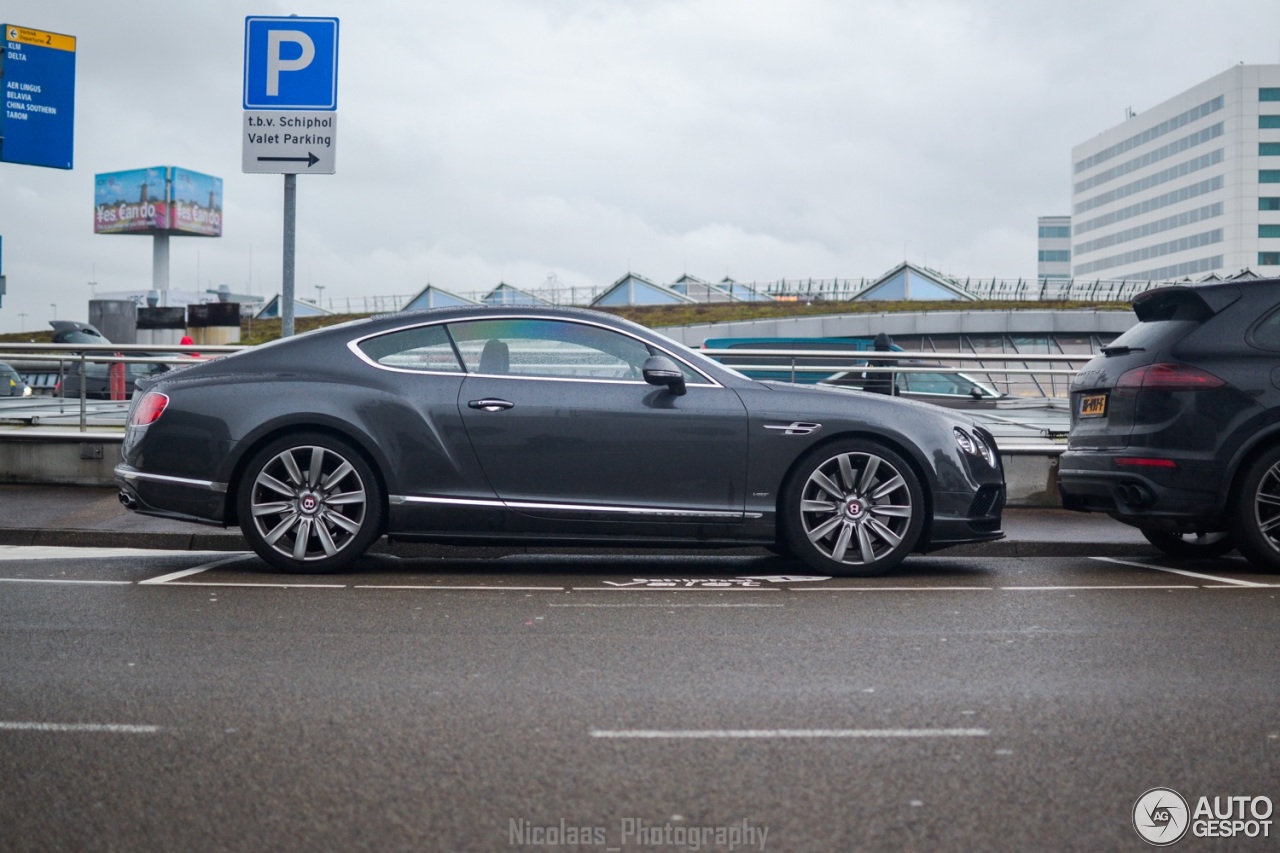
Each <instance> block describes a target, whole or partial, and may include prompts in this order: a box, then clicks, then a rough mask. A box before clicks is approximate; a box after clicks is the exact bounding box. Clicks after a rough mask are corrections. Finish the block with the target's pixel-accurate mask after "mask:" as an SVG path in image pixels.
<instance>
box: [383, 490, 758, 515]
mask: <svg viewBox="0 0 1280 853" xmlns="http://www.w3.org/2000/svg"><path fill="white" fill-rule="evenodd" d="M387 502H388V503H390V504H391V505H392V506H404V505H406V504H433V505H443V506H477V507H487V508H489V509H544V510H553V511H556V512H612V513H618V514H620V515H647V516H659V517H662V518H761V517H762V515H763V514H762V513H758V512H733V511H731V510H687V509H658V508H655V507H635V506H607V505H600V504H557V503H542V502H539V501H502V500H485V499H482V498H435V497H426V496H422V495H391V496H390V497H389V498H387Z"/></svg>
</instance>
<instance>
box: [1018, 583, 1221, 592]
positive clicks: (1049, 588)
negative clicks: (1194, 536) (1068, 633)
mask: <svg viewBox="0 0 1280 853" xmlns="http://www.w3.org/2000/svg"><path fill="white" fill-rule="evenodd" d="M1000 588H1001V589H1016V590H1035V591H1052V590H1060V589H1066V590H1076V589H1199V588H1200V587H1198V586H1196V585H1195V584H1190V583H1189V584H1151V585H1142V584H1117V585H1115V586H1002V587H1000Z"/></svg>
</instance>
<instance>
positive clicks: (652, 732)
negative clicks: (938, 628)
mask: <svg viewBox="0 0 1280 853" xmlns="http://www.w3.org/2000/svg"><path fill="white" fill-rule="evenodd" d="M990 734H991V731H990V730H989V729H707V730H688V729H622V730H607V729H592V730H591V736H592V737H595V738H613V739H636V740H714V739H751V738H759V739H765V738H866V739H876V738H939V737H987V736H988V735H990Z"/></svg>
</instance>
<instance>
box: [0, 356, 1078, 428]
mask: <svg viewBox="0 0 1280 853" xmlns="http://www.w3.org/2000/svg"><path fill="white" fill-rule="evenodd" d="M2 346H3V347H4V349H3V350H2V351H0V362H8V363H10V364H12V365H14V366H15V368H16V367H17V365H18V364H28V365H30V364H33V363H36V364H44V365H51V364H52V365H56V369H57V370H58V371H59V374H60V375H61V376H65V375H66V374H67V373H68V369H67V368H68V366H72V367H73V369H75V370H78V371H79V372H80V374H81V375H82V376H83V375H84V368H85V365H86V364H89V363H93V364H113V363H126V364H132V363H138V364H190V363H191V362H192V357H193V356H194V355H196V354H198V355H199V358H200V360H207V359H208V358H210V357H218V356H221V355H226V354H230V353H235V352H239V351H241V350H243V349H246V348H247V347H245V346H243V345H227V344H219V345H206V344H195V345H189V346H181V345H172V344H14V343H6V344H3V345H2ZM698 352H699V353H700V354H702V355H705V356H709V357H711V358H714V359H716V360H720V359H721V358H723V357H725V356H731V357H733V362H732V363H729V364H726V366H728V367H731V368H734V369H736V370H754V371H774V372H777V371H785V372H786V373H788V374H789V376H790V377H791V380H792V381H795V380H796V379H797V378H799V377H800V375H801V374H821V375H824V376H829V375H831V374H835V373H840V372H843V371H850V370H854V369H856V370H858V371H859V372H867V373H873V372H880V373H937V372H939V369H940V366H941V367H942V369H944V370H949V371H954V372H962V371H963V372H966V373H968V374H973V375H978V376H987V377H992V376H999V377H1009V376H1016V375H1028V376H1031V377H1033V378H1034V377H1035V376H1042V377H1055V378H1056V377H1062V378H1064V379H1067V378H1069V377H1071V376H1074V375H1075V373H1076V369H1075V368H1074V367H1072V366H1068V367H1052V366H1049V365H1057V364H1061V365H1080V364H1083V363H1084V362H1086V361H1088V360H1089V359H1091V358H1093V356H1094V353H1078V354H1067V353H1061V354H1055V353H956V352H936V351H930V352H904V351H892V352H883V351H877V350H847V349H845V350H790V349H763V348H741V349H737V348H735V349H703V350H698ZM143 353H145V355H140V354H143ZM156 353H163V354H164V355H156ZM741 358H747V359H761V360H762V361H759V362H752V363H738V361H737V360H738V359H741ZM815 359H817V360H820V361H819V363H817V364H814V363H813V362H814V360H815ZM868 359H871V360H874V361H876V362H895V364H893V365H885V366H881V365H872V364H868V363H867V362H868ZM900 361H927V362H930V364H929V365H921V366H916V365H902V364H897V363H896V362H900ZM991 362H995V363H1003V364H1005V365H1008V364H1013V363H1021V366H1014V367H1009V366H1006V367H990V366H988V364H989V363H991ZM967 365H973V367H972V368H967ZM18 370H19V373H21V372H22V370H21V369H20V368H18ZM988 382H989V384H992V385H996V384H997V383H996V382H994V381H991V380H990V379H989V380H988ZM87 384H88V383H87V382H84V381H81V383H80V394H79V407H78V424H79V428H80V431H81V432H84V431H86V430H87V429H88V428H89V426H90V422H89V420H90V418H89V416H90V413H91V412H92V413H94V414H105V415H106V417H105V418H103V419H102V420H100V421H99V425H101V424H102V423H103V422H104V421H105V422H111V421H114V420H115V419H116V417H119V416H122V413H123V412H124V411H125V410H126V409H127V402H128V401H127V400H126V401H116V402H115V405H114V406H108V405H105V404H103V405H98V404H91V403H90V401H89V400H88V398H87ZM1001 384H1003V385H1004V386H1005V389H1004V390H1005V391H1006V392H1008V389H1009V387H1010V386H1011V383H1009V382H1008V381H1005V382H1003V383H1001ZM1024 385H1025V387H1027V388H1036V389H1037V390H1038V391H1040V392H1041V393H1039V394H1030V395H1016V396H1015V398H1014V399H1026V400H1028V401H1040V400H1043V401H1044V402H1045V404H1046V405H1052V404H1053V403H1054V402H1055V401H1056V402H1057V403H1058V404H1061V403H1062V402H1063V401H1064V400H1065V395H1056V394H1044V393H1043V391H1044V388H1043V387H1042V386H1040V385H1039V384H1037V383H1035V382H1031V383H1024ZM1065 387H1066V383H1065V382H1064V383H1063V390H1064V391H1065ZM25 399H27V400H29V401H31V402H30V403H29V406H30V407H31V409H32V414H31V415H29V416H28V418H27V419H28V420H31V421H32V422H35V420H36V419H40V418H46V420H47V418H48V416H49V415H51V414H52V413H51V412H50V410H49V409H50V407H49V406H47V405H45V404H44V402H43V401H45V400H49V401H51V400H52V399H57V400H58V401H59V406H62V405H63V404H64V403H65V400H66V398H61V397H56V398H54V397H52V395H43V394H40V395H38V398H37V397H33V398H25ZM37 401H39V403H40V404H39V405H37ZM121 402H123V403H125V405H123V406H122V405H120V403H121ZM6 410H8V411H12V410H11V409H10V407H9V406H6V407H5V409H4V410H0V421H3V420H6V419H8V420H14V419H15V418H14V417H8V418H6ZM37 410H42V411H37ZM64 413H65V412H64V410H61V409H60V411H59V415H62V414H64ZM113 416H116V417H113Z"/></svg>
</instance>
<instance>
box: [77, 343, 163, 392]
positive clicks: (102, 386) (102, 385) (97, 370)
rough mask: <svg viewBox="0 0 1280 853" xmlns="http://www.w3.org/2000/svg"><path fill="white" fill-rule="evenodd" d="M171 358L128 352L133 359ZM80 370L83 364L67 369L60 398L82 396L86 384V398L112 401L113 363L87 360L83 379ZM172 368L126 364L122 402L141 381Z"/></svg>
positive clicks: (155, 354) (158, 365)
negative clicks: (81, 387)
mask: <svg viewBox="0 0 1280 853" xmlns="http://www.w3.org/2000/svg"><path fill="white" fill-rule="evenodd" d="M169 355H171V354H163V353H146V352H131V353H129V356H130V357H131V358H147V357H157V358H165V357H168V356H169ZM80 367H81V366H80V364H79V363H78V362H76V363H73V364H70V365H68V366H67V367H66V368H65V373H64V374H63V377H62V381H61V383H60V384H59V385H58V386H57V387H56V388H55V389H54V394H55V395H57V396H60V397H79V396H80V384H81V382H82V381H83V382H84V386H85V391H84V396H85V397H86V398H89V399H97V400H109V399H111V372H110V367H111V363H110V362H105V361H86V362H85V363H84V378H83V380H82V379H81V375H80ZM171 369H173V365H170V364H159V363H147V362H137V361H130V362H124V371H125V372H124V396H123V397H122V398H121V399H125V400H127V399H129V398H130V397H131V396H133V392H134V389H135V388H136V387H137V383H138V380H139V379H146V378H148V377H152V376H156V375H158V374H161V373H164V372H166V371H168V370H171Z"/></svg>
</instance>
